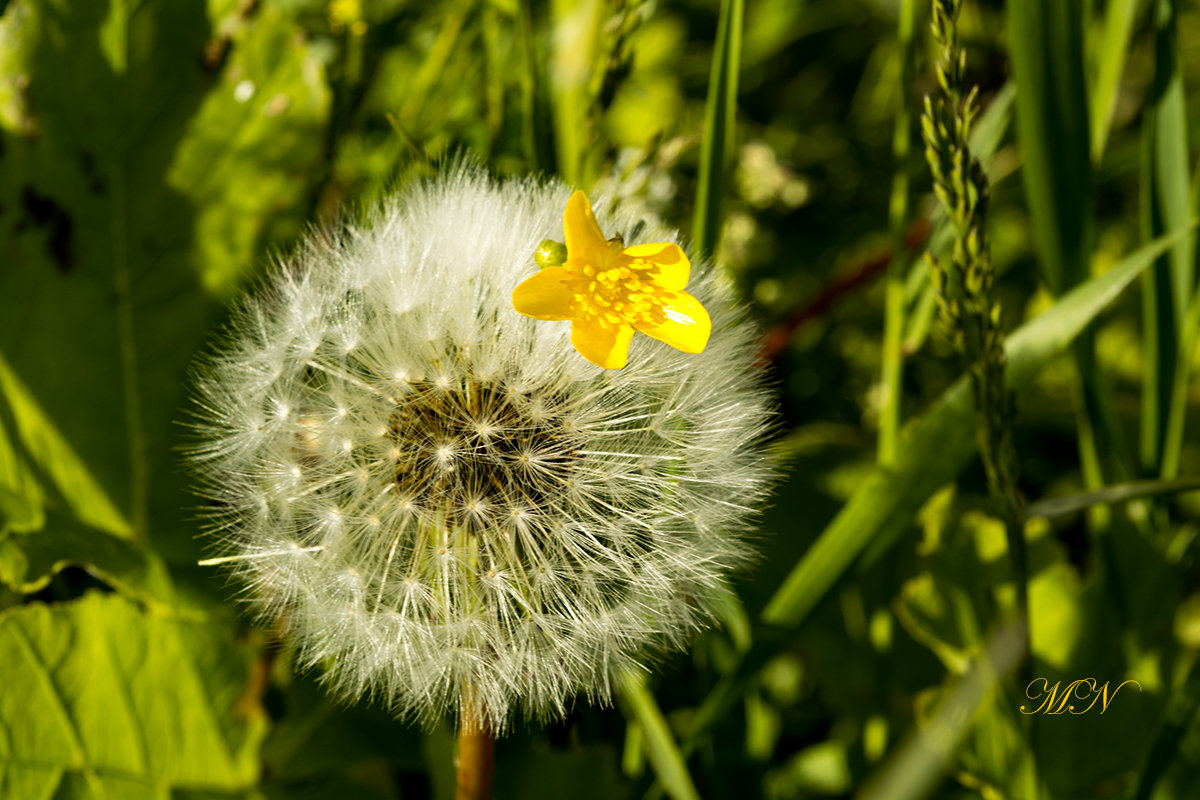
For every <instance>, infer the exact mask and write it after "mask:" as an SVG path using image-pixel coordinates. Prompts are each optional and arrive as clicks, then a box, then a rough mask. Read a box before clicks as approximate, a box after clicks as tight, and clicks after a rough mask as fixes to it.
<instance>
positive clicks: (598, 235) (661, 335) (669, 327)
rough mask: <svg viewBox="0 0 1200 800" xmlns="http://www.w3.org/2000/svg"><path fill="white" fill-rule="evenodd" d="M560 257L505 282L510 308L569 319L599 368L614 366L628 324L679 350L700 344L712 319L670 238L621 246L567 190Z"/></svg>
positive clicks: (579, 195)
mask: <svg viewBox="0 0 1200 800" xmlns="http://www.w3.org/2000/svg"><path fill="white" fill-rule="evenodd" d="M563 233H564V235H565V236H566V240H567V259H566V261H565V262H563V264H562V266H553V267H546V268H545V269H543V270H541V271H540V272H538V273H537V274H536V275H533V276H532V277H530V278H528V279H526V280H525V281H523V282H522V283H521V285H520V286H518V287H517V288H516V289H514V290H513V296H512V300H513V308H515V309H516V310H517V311H518V312H519V313H521V314H524V315H525V316H527V317H533V318H534V319H546V320H567V319H569V320H571V344H572V345H574V346H575V349H576V350H578V351H579V354H580V355H581V356H583V357H584V358H586V359H587V360H588V361H591V362H592V363H593V364H596V365H597V366H600V367H604V368H605V369H620V368H621V367H624V366H625V361H626V359H627V358H628V356H629V342H630V341H631V340H632V339H633V333H634V331H635V330H639V331H641V332H642V333H644V334H646V335H647V336H651V337H653V338H655V339H658V340H659V341H662V342H666V343H667V344H669V345H671V346H672V347H675V348H678V349H679V350H682V351H683V352H685V353H699V352H701V351H702V350H704V346H705V345H706V344H708V336H709V333H711V331H712V320H710V319H709V316H708V312H707V311H705V310H704V306H702V305H700V302H699V301H698V300H697V299H696V298H694V297H692V296H691V295H690V294H688V293H687V292H685V291H683V288H684V287H685V286H687V282H688V276H689V274H690V273H691V269H692V265H691V263H690V262H689V261H688V258H687V256H686V255H684V253H683V250H682V249H681V248H680V247H679V245H677V244H673V243H671V242H656V243H654V244H638V245H634V246H632V247H625V244H624V242H622V241H621V240H620V239H619V238H617V239H612V240H607V239H605V238H604V234H603V233H602V232H601V230H600V224H599V223H597V222H596V215H595V214H594V213H592V205H591V203H589V202H588V199H587V195H585V194H584V193H583V192H581V191H577V192H575V194H573V195H571V199H570V200H568V201H567V209H566V211H565V212H564V213H563Z"/></svg>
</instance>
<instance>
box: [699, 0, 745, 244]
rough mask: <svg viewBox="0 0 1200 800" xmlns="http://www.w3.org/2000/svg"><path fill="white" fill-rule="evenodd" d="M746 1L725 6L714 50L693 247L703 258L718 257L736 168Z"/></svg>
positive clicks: (730, 1) (728, 1) (729, 0)
mask: <svg viewBox="0 0 1200 800" xmlns="http://www.w3.org/2000/svg"><path fill="white" fill-rule="evenodd" d="M743 6H744V3H743V0H722V2H721V16H720V19H719V20H718V21H717V41H716V43H715V45H714V46H713V62H712V72H711V73H710V75H709V78H708V101H707V102H706V103H705V105H704V136H703V138H702V139H701V142H700V177H699V181H698V183H697V185H696V214H695V218H694V222H693V224H692V241H693V242H694V243H695V249H696V251H697V252H699V253H705V254H712V253H713V252H715V250H716V247H717V242H718V241H719V240H720V238H721V222H722V219H723V217H722V215H721V209H722V207H723V206H724V203H725V187H726V185H727V184H728V180H729V173H730V170H731V169H732V168H733V146H734V135H735V134H736V132H737V128H736V124H735V123H736V121H737V89H738V70H739V69H740V68H741V53H742V14H743Z"/></svg>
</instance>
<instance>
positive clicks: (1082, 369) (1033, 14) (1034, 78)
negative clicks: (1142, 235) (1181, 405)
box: [1008, 0, 1132, 488]
mask: <svg viewBox="0 0 1200 800" xmlns="http://www.w3.org/2000/svg"><path fill="white" fill-rule="evenodd" d="M1008 10H1009V16H1008V42H1009V55H1010V57H1011V61H1012V70H1013V76H1014V78H1015V79H1016V83H1017V139H1018V142H1019V144H1020V147H1021V152H1022V155H1023V157H1024V160H1025V163H1024V168H1023V170H1022V175H1023V177H1024V184H1025V196H1026V199H1027V202H1028V204H1029V211H1030V217H1031V220H1032V223H1033V229H1034V234H1035V239H1036V242H1037V251H1038V256H1039V262H1040V264H1041V267H1042V277H1043V279H1044V280H1045V282H1046V285H1047V286H1048V287H1049V288H1050V291H1051V292H1053V293H1054V294H1056V295H1057V294H1061V293H1063V292H1065V291H1067V290H1069V289H1071V288H1072V287H1073V286H1075V285H1077V284H1078V283H1080V282H1081V281H1082V280H1084V278H1085V276H1086V275H1087V274H1088V265H1089V259H1090V254H1091V240H1092V226H1093V220H1092V213H1091V208H1092V185H1093V176H1092V163H1091V156H1090V152H1091V150H1090V148H1091V144H1090V137H1091V128H1090V126H1089V124H1088V107H1087V106H1088V104H1087V87H1086V83H1085V80H1084V56H1083V51H1084V40H1083V19H1084V14H1083V11H1084V6H1083V0H1060V1H1059V2H1053V3H1047V2H1044V1H1043V0H1013V2H1011V3H1010V4H1009V6H1008ZM1074 350H1075V360H1076V365H1077V367H1078V370H1079V378H1080V382H1081V394H1082V399H1083V407H1082V409H1081V412H1080V413H1079V414H1078V419H1079V430H1080V435H1079V438H1080V458H1081V460H1082V462H1083V471H1084V474H1085V475H1086V476H1088V479H1089V481H1090V483H1089V485H1091V486H1093V487H1094V488H1099V485H1101V484H1102V482H1103V473H1102V471H1101V467H1100V461H1101V459H1100V455H1101V445H1102V444H1104V445H1107V446H1108V449H1109V450H1110V451H1111V452H1112V454H1113V456H1114V457H1115V458H1116V464H1117V469H1118V472H1120V473H1121V474H1123V475H1125V474H1128V473H1130V472H1131V471H1132V465H1131V464H1130V463H1129V455H1128V452H1127V450H1128V448H1127V447H1126V445H1125V443H1124V435H1123V432H1122V430H1121V429H1120V427H1119V426H1118V425H1117V424H1116V416H1115V413H1114V412H1113V410H1112V407H1111V405H1112V404H1111V402H1110V399H1109V392H1108V390H1107V388H1106V386H1105V383H1104V380H1103V375H1102V374H1101V372H1100V369H1099V366H1098V365H1097V363H1096V357H1095V343H1094V341H1093V337H1092V333H1091V332H1090V331H1083V332H1081V333H1080V336H1079V338H1078V340H1077V341H1076V342H1075V345H1074ZM1093 432H1094V433H1095V434H1096V435H1095V436H1093Z"/></svg>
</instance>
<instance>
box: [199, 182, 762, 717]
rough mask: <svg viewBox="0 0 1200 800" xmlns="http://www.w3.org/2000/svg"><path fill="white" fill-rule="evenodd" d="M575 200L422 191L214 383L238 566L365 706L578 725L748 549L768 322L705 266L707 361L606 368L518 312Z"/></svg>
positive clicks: (213, 487) (677, 633) (222, 507)
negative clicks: (579, 707) (741, 309)
mask: <svg viewBox="0 0 1200 800" xmlns="http://www.w3.org/2000/svg"><path fill="white" fill-rule="evenodd" d="M569 195H570V190H569V189H568V188H567V187H565V186H563V185H561V184H559V183H538V182H534V181H523V182H508V183H501V184H498V183H495V182H493V181H491V180H490V179H489V178H487V177H486V176H484V175H482V174H481V173H480V172H479V171H478V170H475V169H472V168H469V167H468V168H459V169H453V170H450V171H448V172H447V173H446V174H445V175H443V176H442V177H440V178H437V179H434V180H431V181H429V182H427V183H424V184H422V185H420V186H418V187H415V188H412V189H409V190H406V191H405V192H404V193H403V194H401V195H400V196H398V197H395V198H393V199H391V200H389V201H387V202H385V203H384V204H383V205H382V207H381V208H379V209H377V210H376V211H375V212H374V213H373V214H371V215H368V218H367V220H366V221H365V222H362V223H358V224H351V225H349V226H348V227H346V228H345V229H344V230H343V231H342V232H340V233H338V234H336V235H325V236H319V235H314V236H312V237H310V238H309V240H308V241H307V242H306V243H305V244H304V245H303V246H302V247H301V248H300V250H299V252H298V254H297V255H296V256H295V257H294V258H292V259H291V260H290V261H289V262H288V263H286V264H284V265H283V266H282V267H281V268H280V269H279V270H277V274H276V275H275V276H274V278H273V279H272V280H271V281H269V282H268V284H267V285H265V286H264V287H263V288H262V289H261V290H260V291H259V292H258V293H257V294H256V295H255V296H253V297H251V298H249V299H247V300H244V301H243V302H242V303H241V305H240V306H239V307H238V308H237V309H235V312H234V316H233V321H232V322H231V324H230V327H229V330H228V332H227V335H226V338H225V340H224V342H223V343H221V344H220V345H219V346H218V347H217V348H216V349H215V351H214V352H213V353H212V354H211V355H210V356H209V357H208V358H207V359H206V361H205V362H204V363H203V364H202V365H201V366H200V367H199V368H198V370H197V377H196V380H195V384H196V394H197V409H198V411H197V415H198V417H199V422H198V427H199V440H198V444H197V445H196V447H195V449H194V452H193V454H192V458H193V460H194V461H195V462H196V464H197V465H198V470H199V473H200V474H201V476H202V483H203V489H202V491H203V493H204V495H205V496H206V497H208V498H209V499H210V500H211V509H212V511H211V517H210V519H209V527H210V530H211V532H212V533H213V534H214V535H215V538H214V541H215V545H214V550H215V551H216V554H217V555H218V556H219V557H218V558H217V559H214V560H215V561H222V562H225V563H227V564H228V565H229V566H230V568H231V569H232V570H233V571H234V573H235V575H236V577H237V578H240V579H241V580H242V581H243V582H244V584H245V585H246V587H247V591H248V596H249V597H250V599H251V600H252V602H253V604H254V605H255V607H256V609H257V610H258V611H259V612H260V614H261V615H262V616H263V618H265V619H267V620H271V621H277V622H278V623H280V624H281V625H282V626H283V628H284V629H285V631H286V634H287V635H288V637H289V638H290V639H291V640H292V641H293V642H294V643H295V644H296V649H297V658H298V660H299V662H301V663H302V664H303V665H305V666H311V667H316V668H318V669H320V670H321V671H322V672H323V673H324V675H325V678H326V680H327V682H328V683H329V685H330V686H331V687H332V688H333V690H334V691H335V692H336V693H338V694H340V695H342V696H344V697H350V698H353V697H358V696H362V695H370V696H372V697H374V698H376V699H378V700H380V701H382V702H383V703H385V704H386V705H388V706H389V707H390V708H391V709H392V710H393V711H394V712H395V713H397V714H398V715H400V716H404V717H408V718H418V719H420V720H422V721H424V722H432V721H435V720H437V719H439V718H441V717H442V716H443V715H445V714H446V713H453V714H458V715H464V714H466V715H470V717H471V718H472V719H477V720H482V721H485V722H486V723H488V724H489V725H490V726H491V727H492V729H494V730H497V731H500V730H503V729H504V728H505V726H506V725H507V724H509V723H510V722H511V720H512V717H514V716H515V715H516V714H518V713H521V714H523V715H525V716H527V717H536V718H541V719H547V718H553V717H561V716H563V715H564V714H565V712H566V709H567V707H568V705H569V704H570V703H571V702H572V699H573V697H574V696H576V695H578V694H583V695H585V696H587V697H588V698H589V699H591V700H594V701H600V702H603V701H605V700H607V698H608V697H609V695H610V691H611V688H612V684H613V682H614V680H616V679H617V677H618V676H619V675H620V674H621V672H622V671H625V670H636V669H639V668H642V663H643V660H644V659H645V658H646V657H647V656H650V655H653V654H654V653H655V652H656V651H660V650H662V649H664V648H678V647H680V646H682V645H683V644H684V643H685V642H686V640H687V639H688V637H689V636H690V635H692V634H693V633H694V632H695V631H696V630H697V629H698V628H699V627H701V626H702V625H704V624H705V623H706V622H707V621H708V620H709V619H710V616H711V611H710V607H711V605H712V600H713V598H714V596H715V595H716V594H717V593H718V592H720V591H721V590H722V589H723V586H724V582H725V576H726V575H727V573H728V571H729V570H730V569H731V568H733V567H735V566H738V565H740V564H742V563H743V562H745V561H746V559H747V556H748V549H747V547H746V545H745V544H744V542H743V540H742V536H743V534H744V532H745V531H746V529H747V527H748V525H749V522H750V520H751V518H752V517H753V515H754V513H755V511H756V509H757V508H758V507H759V505H760V504H761V502H762V500H763V497H764V492H765V484H766V482H767V479H768V478H769V470H768V467H767V466H766V464H765V462H764V460H763V458H762V456H761V454H760V451H759V445H760V441H761V438H762V435H763V431H764V427H765V425H766V419H767V398H766V395H765V392H764V390H763V388H762V386H761V385H760V383H759V381H758V380H757V379H756V378H755V376H754V374H753V372H752V369H751V366H750V361H751V355H752V352H753V345H754V331H753V329H752V328H751V327H750V326H749V325H748V323H746V322H744V321H743V320H742V319H741V317H740V316H739V314H738V313H737V312H736V310H735V309H734V308H733V307H732V306H731V303H730V300H729V297H728V293H727V292H726V290H724V289H723V288H722V287H721V286H720V285H719V282H718V280H717V278H716V276H715V275H714V273H713V271H712V270H711V268H710V267H709V266H708V265H706V264H704V263H699V264H697V265H696V269H695V271H694V273H693V277H692V280H691V283H690V284H689V287H688V291H689V292H691V293H693V294H694V295H695V296H696V297H697V298H698V299H699V300H700V301H701V302H703V303H704V305H705V306H706V307H707V308H708V309H709V310H710V313H711V315H712V318H713V335H712V339H711V342H710V344H709V346H708V348H707V350H705V352H704V353H702V354H699V355H688V354H684V353H681V352H679V351H677V350H674V349H672V348H671V347H669V346H667V345H665V344H662V343H660V342H656V341H653V340H651V339H649V338H647V337H638V340H636V341H635V342H634V344H633V347H632V351H631V354H630V358H629V365H628V366H627V367H626V368H625V369H624V370H620V371H610V370H604V369H601V368H599V367H596V366H594V365H592V364H589V363H587V362H586V361H584V360H583V359H582V358H580V356H579V355H577V354H576V353H575V351H574V350H573V349H572V347H571V346H570V344H569V341H568V334H569V323H567V322H562V323H558V322H539V321H536V320H533V319H529V318H527V317H523V316H521V315H520V314H518V313H517V312H516V311H514V310H513V308H512V306H511V304H510V297H511V293H512V289H513V287H514V286H516V285H517V284H518V283H520V282H521V281H522V280H523V279H525V278H526V277H528V276H529V274H531V273H532V271H533V270H535V269H536V267H535V266H534V265H533V262H532V254H533V252H534V251H535V249H536V248H537V247H538V244H539V242H541V241H542V240H544V239H546V238H548V237H557V235H558V234H559V232H560V231H561V230H562V213H563V211H562V210H563V207H564V205H565V203H566V201H567V198H568V197H569ZM599 215H600V218H601V222H602V224H603V225H604V226H605V230H613V231H622V232H625V231H629V230H632V229H633V228H634V225H635V224H641V223H644V222H645V221H644V220H633V219H629V218H623V217H621V216H620V215H616V216H615V217H614V216H610V215H608V214H606V213H605V211H604V207H603V205H601V206H600V209H599ZM639 238H640V239H642V240H644V241H668V240H673V239H674V238H676V237H675V234H673V232H671V231H669V230H667V229H664V228H663V227H662V226H661V225H659V224H658V223H656V222H653V221H651V222H649V223H648V224H645V226H644V228H643V230H642V232H641V234H640V235H639Z"/></svg>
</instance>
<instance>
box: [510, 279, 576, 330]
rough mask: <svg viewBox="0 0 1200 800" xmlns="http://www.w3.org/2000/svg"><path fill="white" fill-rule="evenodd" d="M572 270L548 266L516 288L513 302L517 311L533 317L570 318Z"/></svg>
mask: <svg viewBox="0 0 1200 800" xmlns="http://www.w3.org/2000/svg"><path fill="white" fill-rule="evenodd" d="M569 280H570V274H569V273H568V272H567V271H566V270H565V269H563V268H562V267H546V268H545V269H543V270H542V271H541V272H535V273H534V274H533V275H531V276H529V277H528V278H526V279H525V280H524V281H522V282H521V284H520V285H519V286H517V288H515V289H513V293H512V304H513V308H515V309H516V310H517V312H518V313H520V314H524V315H525V316H527V317H533V318H534V319H570V318H571V287H570V283H569Z"/></svg>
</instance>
